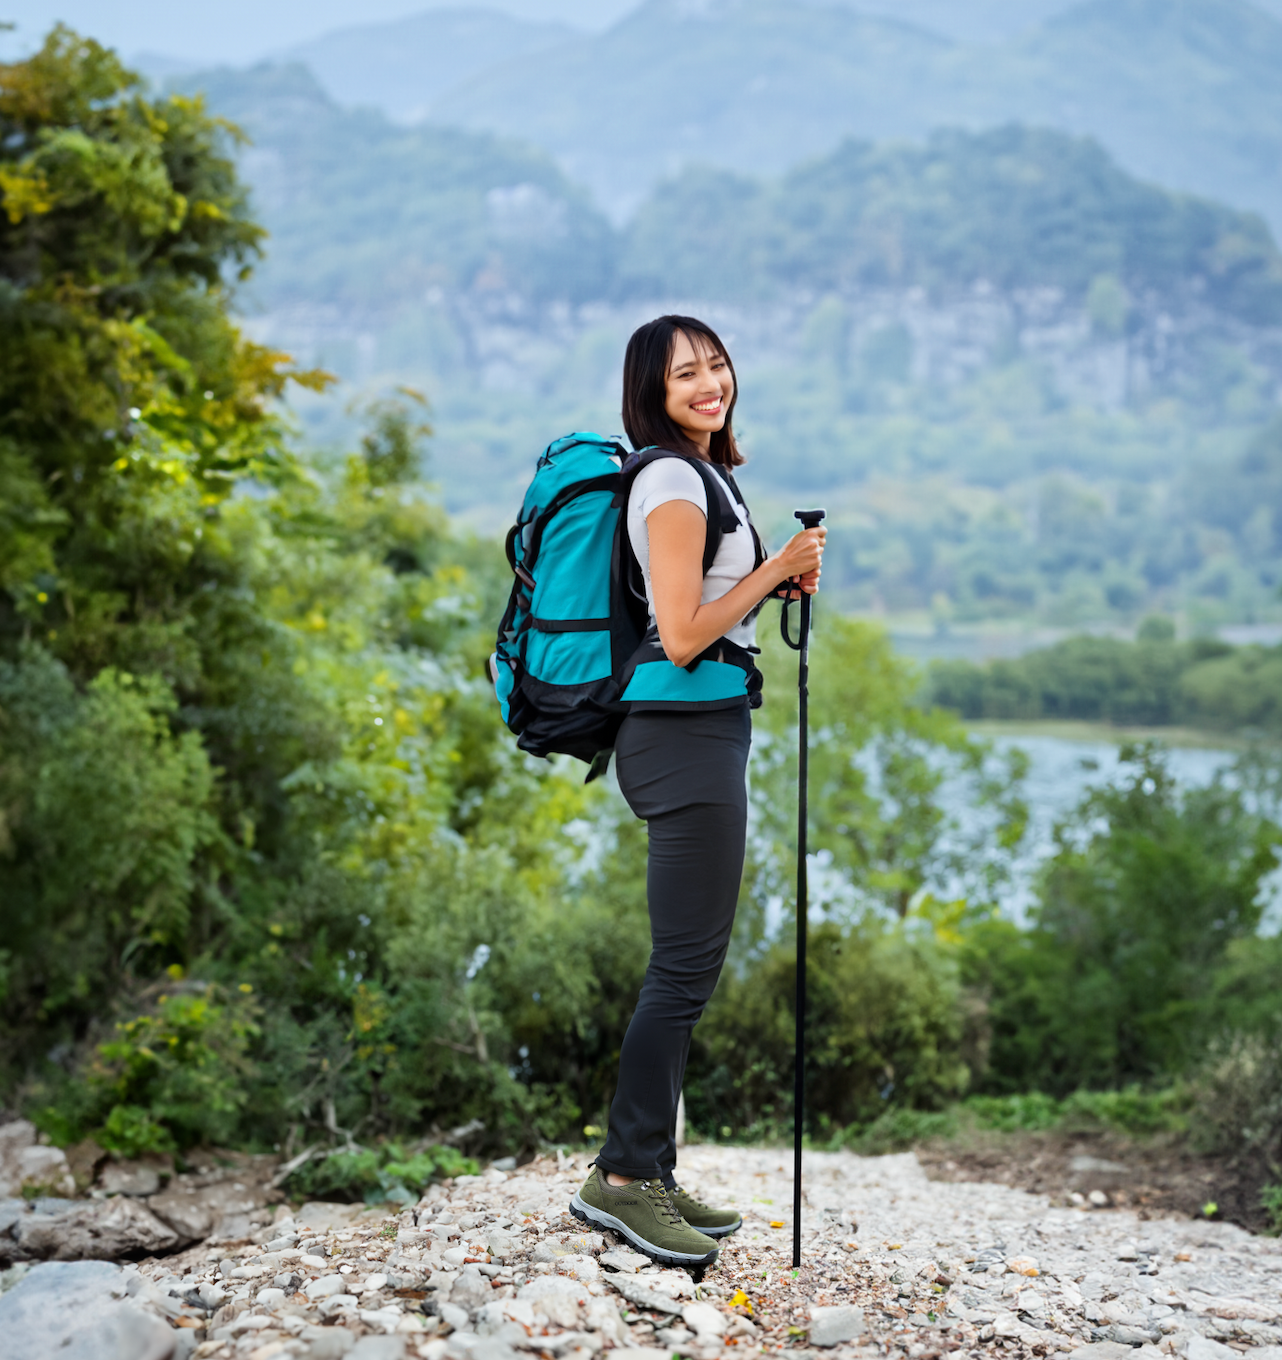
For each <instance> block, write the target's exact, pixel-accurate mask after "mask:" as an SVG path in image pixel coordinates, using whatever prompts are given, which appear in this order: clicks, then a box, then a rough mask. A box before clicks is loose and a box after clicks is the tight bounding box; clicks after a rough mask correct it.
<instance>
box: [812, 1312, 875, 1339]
mask: <svg viewBox="0 0 1282 1360" xmlns="http://www.w3.org/2000/svg"><path fill="white" fill-rule="evenodd" d="M867 1330H868V1329H867V1327H866V1326H865V1325H864V1314H863V1310H862V1309H861V1308H851V1307H841V1306H838V1307H835V1308H812V1309H811V1310H810V1344H811V1345H812V1346H838V1345H840V1344H841V1343H842V1342H843V1341H857V1340H858V1339H859V1338H860V1337H861V1336H862V1335H863V1334H864V1332H866V1331H867Z"/></svg>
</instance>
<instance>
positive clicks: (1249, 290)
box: [618, 126, 1282, 326]
mask: <svg viewBox="0 0 1282 1360" xmlns="http://www.w3.org/2000/svg"><path fill="white" fill-rule="evenodd" d="M1103 276H1109V277H1112V278H1114V279H1116V280H1117V281H1118V282H1119V283H1120V284H1121V285H1122V287H1123V288H1124V289H1125V290H1126V291H1127V293H1128V294H1129V296H1130V297H1131V298H1132V299H1133V300H1134V301H1135V302H1136V303H1141V302H1142V301H1143V300H1145V299H1147V301H1148V304H1149V305H1151V306H1156V307H1160V308H1161V309H1163V310H1166V311H1185V310H1187V309H1188V307H1189V306H1190V305H1203V306H1204V305H1206V304H1209V305H1210V307H1211V308H1213V309H1215V310H1216V311H1218V312H1220V313H1222V314H1224V315H1225V316H1230V317H1234V318H1236V319H1238V320H1241V321H1244V322H1246V323H1248V324H1252V325H1263V326H1279V325H1282V255H1279V253H1278V250H1277V247H1276V246H1275V245H1274V243H1273V241H1272V239H1271V238H1270V236H1269V232H1268V229H1267V227H1266V226H1265V224H1264V223H1263V222H1262V221H1261V220H1260V219H1259V218H1258V217H1255V216H1253V215H1251V214H1246V213H1241V212H1236V211H1234V210H1232V209H1229V208H1226V207H1224V206H1223V205H1221V204H1218V203H1213V202H1210V201H1209V200H1205V199H1196V198H1191V197H1186V196H1184V195H1178V194H1171V193H1169V192H1167V191H1166V190H1163V189H1159V188H1157V187H1155V186H1153V185H1149V184H1144V183H1141V182H1139V181H1137V180H1136V179H1134V178H1133V177H1132V176H1130V175H1128V174H1126V172H1125V171H1123V170H1122V169H1120V168H1119V167H1118V165H1117V164H1116V163H1115V162H1114V161H1113V160H1111V159H1110V157H1109V156H1108V155H1107V154H1106V153H1105V152H1104V151H1103V149H1102V148H1101V147H1100V146H1099V144H1098V143H1097V142H1094V141H1090V140H1087V139H1084V138H1074V137H1070V136H1068V135H1066V134H1064V133H1062V132H1052V131H1050V130H1048V129H1038V128H1033V129H1030V128H1024V127H1019V126H1007V127H1005V128H999V129H995V130H993V131H989V132H982V133H966V132H957V131H948V132H938V133H935V134H934V135H932V136H931V137H930V138H929V139H928V140H927V141H926V142H925V143H924V144H921V145H905V144H903V143H892V144H889V145H884V144H883V145H873V144H870V143H867V142H859V141H855V140H853V139H852V140H850V141H847V142H845V143H844V144H843V145H842V146H840V147H838V148H837V150H836V151H834V152H832V153H831V154H830V155H828V156H824V157H821V158H818V159H816V160H814V161H811V162H808V163H806V164H804V165H801V166H798V167H797V168H796V169H794V170H792V171H790V172H789V173H788V174H787V175H785V176H783V177H782V178H781V179H779V180H777V181H773V182H767V181H759V180H750V179H746V178H743V177H739V176H735V175H733V174H731V173H728V172H725V171H720V172H711V171H708V170H703V169H698V168H695V169H691V170H687V171H685V172H684V173H683V174H682V175H680V176H679V177H677V178H675V179H673V180H670V181H667V182H665V183H664V184H662V185H660V186H659V187H658V188H657V189H656V190H655V191H654V193H653V194H652V195H651V196H650V197H649V198H648V199H647V200H646V201H645V202H644V203H643V204H642V205H641V207H640V209H639V210H638V212H637V214H636V216H635V217H634V219H633V220H632V222H631V223H630V224H629V226H628V228H627V230H626V232H625V247H624V250H623V255H622V260H621V265H620V279H619V285H618V287H619V290H620V291H621V292H623V293H635V294H638V295H640V296H645V297H662V296H665V295H669V294H672V293H676V294H687V295H692V296H700V297H702V298H705V299H707V300H709V301H717V302H722V303H731V304H741V303H743V302H744V301H745V300H748V299H754V300H761V301H769V300H772V299H778V298H782V297H786V296H787V295H789V294H790V293H796V292H799V291H800V292H805V293H807V294H809V295H813V296H820V297H822V296H825V295H830V294H849V293H851V292H855V291H866V290H868V289H878V288H881V289H884V288H894V289H911V288H917V289H922V290H924V291H925V292H926V293H927V294H928V295H931V296H934V297H937V298H938V297H944V296H947V295H949V294H956V293H958V292H961V291H965V290H968V289H970V288H972V287H974V285H975V284H977V283H980V282H982V283H984V284H985V285H987V286H989V287H992V288H996V289H998V290H1001V291H1003V292H1007V293H1010V292H1014V291H1017V290H1030V289H1038V288H1041V289H1045V288H1054V289H1057V290H1060V291H1061V292H1063V293H1064V294H1066V295H1067V296H1068V297H1069V298H1071V299H1073V300H1074V301H1075V302H1077V303H1079V304H1080V303H1082V302H1084V301H1085V299H1086V298H1087V296H1088V294H1089V292H1090V290H1091V288H1092V286H1093V285H1096V284H1097V281H1098V280H1099V279H1100V278H1101V277H1103Z"/></svg>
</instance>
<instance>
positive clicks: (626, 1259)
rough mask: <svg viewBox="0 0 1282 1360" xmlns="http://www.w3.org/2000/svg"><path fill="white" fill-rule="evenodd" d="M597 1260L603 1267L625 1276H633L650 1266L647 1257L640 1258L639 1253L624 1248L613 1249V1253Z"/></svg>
mask: <svg viewBox="0 0 1282 1360" xmlns="http://www.w3.org/2000/svg"><path fill="white" fill-rule="evenodd" d="M599 1259H600V1263H601V1264H602V1265H603V1266H608V1267H610V1269H612V1270H618V1271H621V1272H622V1273H623V1274H625V1275H634V1274H636V1272H637V1271H638V1270H644V1269H645V1268H646V1266H648V1265H649V1264H650V1258H649V1257H648V1256H642V1255H641V1253H640V1252H639V1251H629V1250H628V1249H627V1248H626V1247H615V1248H614V1250H613V1251H607V1252H605V1253H604V1254H603V1255H602V1256H601V1257H600V1258H599Z"/></svg>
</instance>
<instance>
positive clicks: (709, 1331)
mask: <svg viewBox="0 0 1282 1360" xmlns="http://www.w3.org/2000/svg"><path fill="white" fill-rule="evenodd" d="M681 1320H682V1321H683V1322H684V1323H685V1325H686V1326H687V1327H689V1328H690V1329H691V1330H692V1331H694V1332H696V1333H698V1336H699V1339H700V1340H701V1341H702V1340H705V1339H711V1338H712V1337H718V1336H724V1335H725V1330H726V1315H725V1314H724V1313H723V1312H721V1311H720V1310H719V1309H717V1308H714V1307H713V1306H712V1304H710V1303H687V1304H686V1305H685V1306H684V1307H683V1308H682V1309H681Z"/></svg>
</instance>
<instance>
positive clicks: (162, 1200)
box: [104, 1165, 348, 1242]
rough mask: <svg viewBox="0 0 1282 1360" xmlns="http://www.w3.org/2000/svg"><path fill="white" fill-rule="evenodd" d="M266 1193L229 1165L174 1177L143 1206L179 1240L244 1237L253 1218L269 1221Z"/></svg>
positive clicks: (263, 1185) (265, 1186) (268, 1188)
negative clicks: (160, 1220)
mask: <svg viewBox="0 0 1282 1360" xmlns="http://www.w3.org/2000/svg"><path fill="white" fill-rule="evenodd" d="M104 1174H105V1171H104ZM270 1194H272V1189H271V1185H270V1183H269V1182H267V1181H264V1180H262V1179H259V1180H255V1179H253V1178H252V1177H249V1176H247V1175H246V1174H245V1173H244V1171H243V1168H241V1167H239V1166H235V1165H233V1166H230V1167H215V1168H214V1169H212V1170H209V1171H201V1172H192V1173H189V1174H184V1175H181V1176H175V1177H174V1178H173V1179H172V1180H171V1181H170V1182H169V1184H168V1185H167V1186H166V1187H165V1188H164V1189H163V1190H162V1191H161V1192H160V1193H159V1194H155V1195H149V1196H148V1198H147V1207H148V1208H149V1209H150V1210H151V1211H152V1213H154V1214H155V1215H156V1216H157V1217H158V1218H161V1219H163V1220H164V1221H165V1222H166V1223H168V1224H169V1226H170V1227H171V1228H172V1229H173V1230H174V1232H175V1233H176V1234H177V1235H178V1238H179V1240H180V1241H182V1242H199V1241H203V1240H204V1239H205V1238H207V1237H210V1236H213V1235H216V1236H220V1237H237V1236H248V1235H249V1233H250V1231H252V1228H253V1224H254V1221H255V1219H261V1220H262V1221H263V1222H266V1221H267V1220H268V1219H269V1217H270V1215H269V1214H267V1212H266V1208H267V1204H268V1196H269V1195H270ZM344 1207H348V1206H344Z"/></svg>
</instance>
